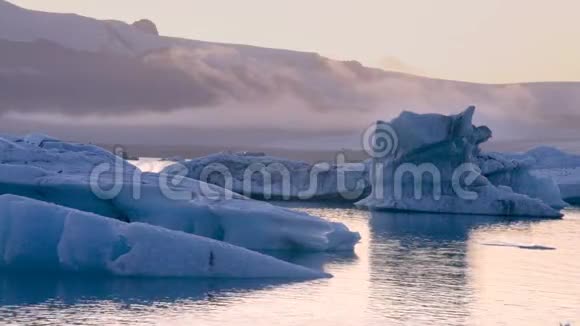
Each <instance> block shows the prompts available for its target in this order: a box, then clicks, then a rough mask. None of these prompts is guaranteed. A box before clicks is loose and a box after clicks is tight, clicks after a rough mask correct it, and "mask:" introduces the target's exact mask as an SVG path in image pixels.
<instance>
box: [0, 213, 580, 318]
mask: <svg viewBox="0 0 580 326" xmlns="http://www.w3.org/2000/svg"><path fill="white" fill-rule="evenodd" d="M286 205H287V204H286ZM302 205H304V204H302ZM309 206H310V207H304V206H302V207H300V206H293V207H294V208H296V209H301V210H306V211H308V212H310V213H312V214H315V215H319V216H322V217H324V218H326V219H329V220H334V221H340V222H343V223H345V224H347V225H348V226H349V227H350V228H351V229H353V230H356V231H359V232H360V233H361V235H362V237H363V240H362V242H361V243H360V244H359V245H358V246H357V248H356V254H354V255H353V254H332V255H330V254H303V255H288V254H281V253H276V254H274V253H273V254H274V255H276V256H278V257H280V258H283V259H286V260H289V261H292V262H295V263H298V264H302V265H306V266H310V267H313V268H319V269H324V270H326V271H328V272H330V273H332V274H333V275H334V278H332V279H325V280H316V281H309V282H298V283H288V282H286V283H283V282H279V281H278V282H276V281H267V280H266V281H200V280H137V279H89V278H74V279H71V278H66V279H63V278H61V279H59V278H45V279H38V278H33V277H15V276H11V277H8V276H0V323H2V324H18V325H21V324H58V325H64V324H75V323H76V324H82V325H87V324H89V325H126V324H127V325H128V324H143V325H150V324H170V325H196V326H205V325H207V326H218V325H219V326H222V325H240V326H246V325H248V326H262V325H264V326H266V325H267V326H272V325H316V326H339V325H344V326H347V325H348V326H352V325H373V326H374V325H377V326H379V325H380V326H384V325H556V326H557V325H559V323H560V322H562V323H564V322H570V323H571V325H580V210H568V211H567V212H566V217H565V218H564V219H563V220H533V221H529V220H527V221H526V220H509V219H505V218H499V217H497V218H495V217H474V216H447V215H420V214H414V215H411V214H393V213H371V212H366V211H360V210H356V209H352V208H350V207H347V206H345V207H324V206H319V205H309ZM532 244H533V245H540V246H541V247H529V245H532ZM530 248H536V249H530ZM537 249H553V250H537Z"/></svg>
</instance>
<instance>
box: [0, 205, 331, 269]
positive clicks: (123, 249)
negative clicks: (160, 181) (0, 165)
mask: <svg viewBox="0 0 580 326" xmlns="http://www.w3.org/2000/svg"><path fill="white" fill-rule="evenodd" d="M0 230H1V232H0V269H2V270H12V271H24V272H31V273H43V272H74V273H97V274H108V275H117V276H139V277H200V278H292V279H308V278H319V277H326V276H328V275H327V274H324V273H322V272H318V271H314V270H311V269H307V268H305V267H302V266H298V265H293V264H290V263H287V262H284V261H281V260H278V259H275V258H273V257H270V256H266V255H263V254H260V253H257V252H253V251H250V250H247V249H244V248H241V247H236V246H233V245H230V244H226V243H224V242H219V241H215V240H211V239H207V238H204V237H199V236H194V235H190V234H186V233H183V232H177V231H170V230H167V229H165V228H161V227H156V226H152V225H148V224H142V223H124V222H120V221H116V220H113V219H110V218H105V217H102V216H98V215H95V214H91V213H87V212H82V211H78V210H74V209H70V208H65V207H62V206H57V205H54V204H49V203H46V202H42V201H37V200H34V199H30V198H24V197H18V196H14V195H2V196H0Z"/></svg>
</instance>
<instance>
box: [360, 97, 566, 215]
mask: <svg viewBox="0 0 580 326" xmlns="http://www.w3.org/2000/svg"><path fill="white" fill-rule="evenodd" d="M474 112H475V107H469V108H468V109H467V110H465V111H464V112H462V113H460V114H457V115H450V116H446V115H441V114H416V113H412V112H407V111H405V112H403V113H401V115H400V116H399V117H397V118H395V119H394V120H392V121H391V122H389V123H387V122H383V121H379V122H377V125H376V128H375V133H374V136H373V137H374V138H373V144H374V145H376V146H374V147H373V150H374V152H373V154H374V156H375V158H374V160H373V167H372V168H371V184H372V187H373V190H372V193H371V195H370V196H369V197H367V198H365V199H363V200H361V201H359V202H358V203H357V206H360V207H366V208H370V209H377V210H395V211H417V212H433V213H458V214H479V215H511V216H530V217H554V218H556V217H561V216H562V214H561V213H560V212H559V211H558V208H560V204H561V203H559V202H558V198H559V193H558V188H557V187H550V188H547V189H546V188H543V187H545V185H546V184H548V183H549V182H550V180H548V179H542V180H539V179H536V178H530V175H529V174H528V173H527V172H526V171H525V170H520V169H517V168H516V167H515V166H514V167H508V166H504V167H502V166H501V165H502V164H504V163H507V162H504V161H499V162H497V161H492V160H490V159H485V158H482V155H484V154H482V153H481V150H480V148H479V145H480V144H481V143H483V142H485V141H487V140H488V139H489V138H491V136H492V132H491V130H490V129H489V128H488V127H486V126H481V127H476V126H474V125H473V124H472V119H473V115H474ZM384 136H389V137H391V138H390V139H391V140H394V141H391V142H390V143H388V145H390V148H389V152H388V153H386V154H385V155H376V154H377V153H379V152H381V150H383V148H381V147H380V146H379V145H384V144H386V143H384V138H383V140H382V141H383V143H381V139H380V137H384ZM383 154H384V153H383ZM482 162H483V163H482ZM483 170H485V171H483ZM500 171H501V172H500ZM522 171H523V172H522ZM486 173H487V175H490V174H494V173H496V174H498V175H499V177H497V178H491V179H492V180H493V181H495V182H496V183H497V184H494V183H493V181H492V180H490V179H488V178H487V177H486ZM526 188H531V189H532V190H526V191H525V192H526V193H518V192H517V191H524V190H525V189H526ZM543 191H549V192H550V194H542V192H543ZM534 197H536V198H534ZM547 198H548V199H549V200H548V199H547ZM544 199H546V200H547V201H548V203H547V202H544ZM550 204H552V205H553V206H554V207H551V206H550Z"/></svg>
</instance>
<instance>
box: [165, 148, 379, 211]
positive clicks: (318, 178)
mask: <svg viewBox="0 0 580 326" xmlns="http://www.w3.org/2000/svg"><path fill="white" fill-rule="evenodd" d="M368 166H369V165H368V164H365V163H343V164H330V163H326V162H321V163H318V164H314V165H313V164H309V163H307V162H303V161H296V160H289V159H284V158H279V157H274V156H268V155H265V154H264V153H252V152H242V153H231V152H223V153H217V154H212V155H209V156H206V157H201V158H197V159H192V160H187V161H182V162H180V163H177V164H176V165H172V166H169V167H167V168H165V170H164V172H165V173H174V171H181V170H182V169H184V168H185V169H186V171H187V176H188V177H190V178H192V179H196V180H202V181H204V182H208V183H211V184H215V185H218V186H220V187H222V188H226V189H228V190H232V191H234V192H236V193H239V194H243V195H245V196H248V197H251V198H256V199H284V200H313V201H345V200H346V201H351V202H354V201H358V200H360V199H362V198H364V197H366V196H367V195H368V194H369V193H370V183H369V180H368Z"/></svg>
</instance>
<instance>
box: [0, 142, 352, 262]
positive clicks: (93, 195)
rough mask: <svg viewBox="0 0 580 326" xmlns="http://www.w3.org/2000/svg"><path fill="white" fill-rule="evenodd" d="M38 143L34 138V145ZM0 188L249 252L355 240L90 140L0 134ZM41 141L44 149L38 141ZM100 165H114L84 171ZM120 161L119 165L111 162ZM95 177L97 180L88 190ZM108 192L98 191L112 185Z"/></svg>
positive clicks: (330, 226) (342, 229)
mask: <svg viewBox="0 0 580 326" xmlns="http://www.w3.org/2000/svg"><path fill="white" fill-rule="evenodd" d="M39 143H40V144H39ZM0 144H4V147H3V148H0V149H3V151H2V158H3V162H2V164H0V194H14V195H19V196H24V197H29V198H33V199H37V200H42V201H46V202H51V203H55V204H58V205H62V206H66V207H70V208H74V209H78V210H82V211H86V212H91V213H94V214H98V215H102V216H106V217H110V218H114V219H117V220H120V221H125V222H142V223H148V224H152V225H157V226H162V227H165V228H168V229H171V230H177V231H183V232H186V233H190V234H194V235H199V236H204V237H208V238H212V239H215V240H221V241H225V242H228V243H231V244H234V245H238V246H241V247H245V248H248V249H254V250H295V251H342V250H353V249H354V246H355V244H356V243H357V242H358V241H359V240H360V236H359V234H358V233H355V232H351V231H350V230H348V228H347V227H346V226H344V225H343V224H340V223H333V222H328V221H325V220H323V219H321V218H318V217H315V216H312V215H309V214H306V213H302V212H297V211H293V210H289V209H285V208H281V207H277V206H273V205H271V204H268V203H264V202H259V201H255V200H250V199H248V198H246V197H244V196H241V195H238V194H235V193H232V192H229V191H227V190H225V189H223V188H220V187H218V186H215V185H210V184H207V183H204V182H201V181H198V180H193V179H190V178H179V182H177V183H175V184H174V183H173V179H171V178H173V177H174V176H169V175H166V174H157V173H141V172H140V171H139V170H138V169H136V168H135V167H134V166H132V165H130V164H128V163H126V162H124V161H122V162H121V163H119V160H120V159H119V158H118V157H115V156H114V155H113V154H111V153H109V152H106V151H105V150H102V149H100V148H98V147H96V146H92V145H80V144H70V143H66V142H61V141H55V140H50V141H46V140H44V141H41V142H34V144H35V145H31V144H29V143H26V142H24V141H21V142H19V141H14V140H10V139H6V138H4V139H0ZM46 146H49V149H46V148H45V147H46ZM102 164H105V165H106V166H109V167H115V166H117V168H119V169H121V170H122V173H115V171H103V173H102V174H100V175H99V177H98V180H94V179H93V177H94V175H92V172H94V170H95V167H97V166H101V165H102ZM118 165H120V166H118ZM95 183H96V184H98V185H99V187H98V189H95ZM115 188H117V190H118V191H117V192H116V193H114V194H113V195H112V196H108V195H107V194H102V193H100V192H99V189H113V190H114V189H115Z"/></svg>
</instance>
